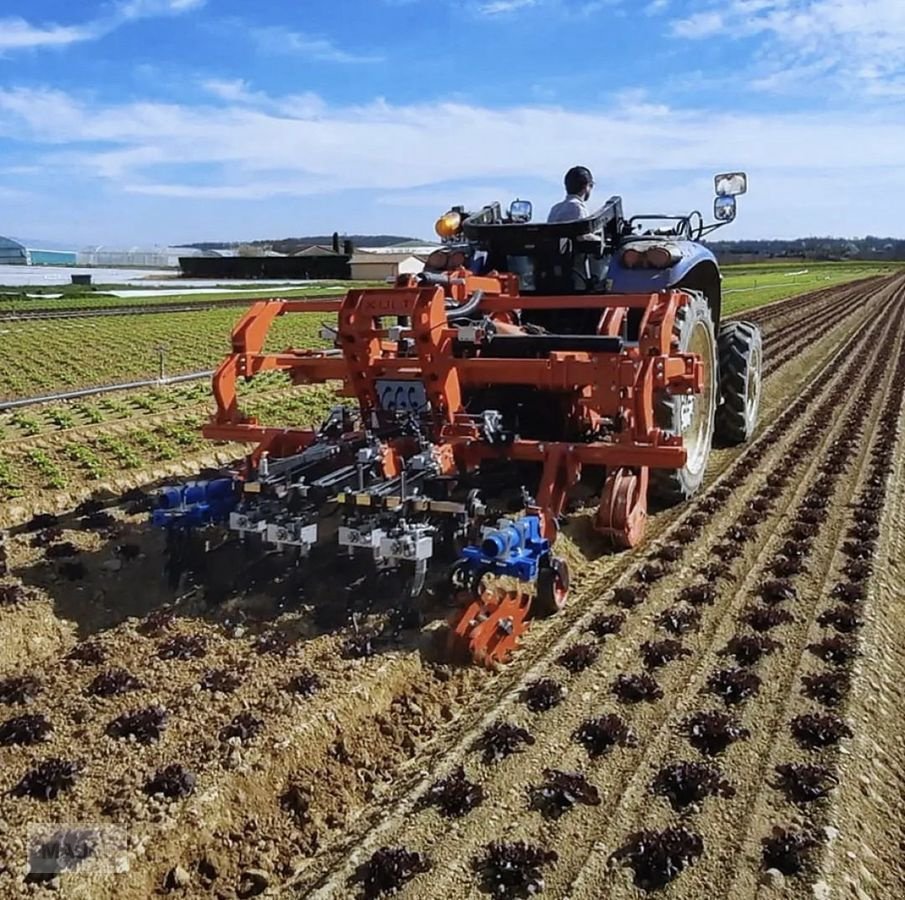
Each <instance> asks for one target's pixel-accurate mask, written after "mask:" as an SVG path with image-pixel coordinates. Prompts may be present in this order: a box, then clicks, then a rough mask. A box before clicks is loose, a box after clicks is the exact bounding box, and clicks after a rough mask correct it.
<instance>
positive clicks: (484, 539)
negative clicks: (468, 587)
mask: <svg viewBox="0 0 905 900" xmlns="http://www.w3.org/2000/svg"><path fill="white" fill-rule="evenodd" d="M540 528H541V526H540V517H539V516H524V517H523V518H521V519H500V521H499V522H497V526H496V528H485V529H484V530H483V532H482V534H481V543H480V545H479V546H474V545H473V546H470V547H466V548H465V549H464V550H463V551H462V554H461V557H460V562H459V565H460V566H462V567H465V568H468V569H470V570H471V571H472V572H474V573H478V572H484V573H490V574H493V575H498V576H499V575H508V576H510V577H513V578H517V579H518V580H519V581H527V582H532V581H536V580H537V573H538V569H539V567H540V563H541V560H542V559H544V558H545V557H547V556H549V553H550V542H549V541H548V540H547V539H546V538H544V537H541V530H540Z"/></svg>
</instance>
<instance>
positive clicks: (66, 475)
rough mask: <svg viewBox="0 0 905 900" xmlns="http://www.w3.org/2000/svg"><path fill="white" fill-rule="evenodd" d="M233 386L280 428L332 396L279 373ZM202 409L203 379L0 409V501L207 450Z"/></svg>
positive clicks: (313, 412) (307, 417)
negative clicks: (88, 398)
mask: <svg viewBox="0 0 905 900" xmlns="http://www.w3.org/2000/svg"><path fill="white" fill-rule="evenodd" d="M240 392H241V393H242V394H244V402H243V408H244V409H245V410H246V411H247V412H249V413H251V414H253V415H256V416H258V417H259V418H260V419H261V420H262V421H266V422H267V423H268V424H273V425H280V426H283V427H292V426H296V427H300V426H305V425H312V424H314V423H317V422H319V421H322V420H323V419H324V418H325V417H326V414H327V412H328V410H329V409H330V407H331V406H333V405H334V404H335V403H336V402H337V398H336V395H335V393H334V391H333V389H332V388H331V387H328V386H326V385H317V386H314V387H310V388H306V389H305V390H303V391H302V390H298V389H293V388H288V387H287V382H286V381H285V379H284V378H282V377H281V376H280V375H279V374H271V375H266V376H263V377H262V378H261V379H256V380H255V382H252V383H251V384H250V385H248V386H242V389H241V391H240ZM209 410H210V385H209V384H208V383H207V382H204V383H203V384H198V385H192V386H187V385H186V386H182V387H178V388H175V387H174V388H167V389H160V390H148V391H134V392H131V393H129V394H117V395H109V396H106V397H103V398H95V399H93V400H91V401H86V402H82V403H77V404H52V405H47V406H42V407H38V408H34V409H29V410H27V411H26V410H23V411H20V412H14V413H0V503H2V502H7V501H12V500H15V499H16V498H19V497H23V496H26V495H32V496H33V495H35V494H39V493H43V492H45V491H65V490H70V489H76V488H79V487H81V486H84V485H85V484H91V483H92V482H97V481H101V480H104V479H108V478H116V477H121V476H123V475H128V474H129V473H136V472H147V471H148V470H150V469H153V468H155V467H157V466H160V465H164V464H166V463H172V462H179V461H181V460H184V459H186V458H190V457H195V458H197V457H198V456H199V455H200V454H203V453H204V452H211V451H213V450H214V449H215V445H214V444H213V443H211V442H210V441H206V440H205V439H204V438H203V437H202V436H201V432H200V429H201V426H202V424H203V423H204V422H205V421H206V420H207V418H208V415H209Z"/></svg>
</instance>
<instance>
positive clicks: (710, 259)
mask: <svg viewBox="0 0 905 900" xmlns="http://www.w3.org/2000/svg"><path fill="white" fill-rule="evenodd" d="M633 243H634V242H628V243H626V244H623V245H622V247H621V248H620V250H619V251H617V252H616V253H614V254H613V258H612V261H611V262H610V266H609V269H608V270H607V276H606V277H607V280H608V281H609V282H611V285H609V284H608V288H609V290H610V291H611V292H612V293H614V294H641V293H647V292H648V291H665V290H666V289H667V288H670V287H673V286H674V285H676V284H679V283H680V282H681V281H682V280H683V279H684V278H685V277H686V276H687V275H688V274H689V273H690V272H691V271H692V269H694V268H695V267H696V266H699V265H701V264H702V263H704V264H708V267H709V266H712V267H713V270H714V271H715V272H717V273H718V272H719V267H718V265H717V261H716V257H715V256H714V255H713V254H712V253H711V252H710V251H709V250H708V249H707V248H706V247H703V246H702V245H701V244H698V243H695V242H694V241H674V240H669V239H666V238H664V239H662V240H652V241H651V243H653V244H666V245H668V246H669V247H671V248H675V250H676V251H677V252H678V253H679V254H680V256H681V258H680V259H679V261H678V262H677V263H676V264H675V265H674V266H673V267H672V268H670V269H626V268H625V267H624V266H623V265H622V252H621V251H622V250H624V249H625V248H626V247H628V246H631V245H632V244H633ZM638 243H639V244H641V243H643V242H642V241H638ZM644 243H646V242H644Z"/></svg>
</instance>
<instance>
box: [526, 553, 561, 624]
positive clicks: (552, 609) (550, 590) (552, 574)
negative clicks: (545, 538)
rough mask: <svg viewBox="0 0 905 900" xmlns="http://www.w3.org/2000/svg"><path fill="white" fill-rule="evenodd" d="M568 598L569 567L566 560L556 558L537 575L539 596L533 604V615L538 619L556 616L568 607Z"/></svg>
mask: <svg viewBox="0 0 905 900" xmlns="http://www.w3.org/2000/svg"><path fill="white" fill-rule="evenodd" d="M568 597H569V567H568V565H567V564H566V561H565V560H564V559H561V558H560V557H558V556H554V557H553V559H552V560H550V564H549V565H547V566H542V567H541V570H540V571H539V572H538V574H537V595H536V596H535V598H534V602H533V603H532V604H531V615H532V616H534V618H536V619H546V618H549V617H550V616H555V615H556V613H558V612H559V611H560V610H562V608H563V607H564V606H565V605H566V600H567V599H568Z"/></svg>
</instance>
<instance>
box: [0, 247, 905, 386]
mask: <svg viewBox="0 0 905 900" xmlns="http://www.w3.org/2000/svg"><path fill="white" fill-rule="evenodd" d="M893 270H894V266H892V265H877V264H869V263H816V264H800V263H786V264H765V265H759V266H738V267H727V268H726V269H725V270H724V283H723V288H724V291H725V295H724V304H723V310H724V313H736V312H740V311H743V310H745V309H750V308H752V307H754V306H759V305H762V304H764V303H769V302H772V301H774V300H778V299H780V298H782V297H789V296H793V295H795V294H800V293H803V292H805V291H812V290H816V289H818V288H824V287H829V286H831V285H835V284H839V283H841V282H845V281H850V280H853V279H858V278H865V277H868V276H870V275H878V274H882V273H885V272H890V271H893ZM167 299H169V298H167ZM245 299H247V300H248V302H249V303H251V298H245ZM116 302H118V303H121V302H122V301H116ZM142 302H144V301H142ZM161 302H163V298H161ZM241 314H242V311H241V309H233V308H214V309H209V310H199V311H195V312H186V313H168V312H161V313H160V314H156V313H155V314H151V315H142V316H135V317H128V316H116V317H112V316H111V317H87V318H78V319H63V320H52V319H50V320H40V321H21V322H16V321H10V322H0V341H2V344H3V346H4V349H5V350H6V352H5V353H4V354H3V356H2V358H0V400H6V399H15V398H19V397H29V396H36V395H39V394H44V393H51V392H58V391H65V390H67V389H74V388H80V387H89V386H96V385H108V384H118V383H122V382H127V381H131V380H145V379H149V378H155V377H156V376H157V374H158V371H159V365H160V363H159V356H160V354H159V350H158V348H159V347H165V348H166V349H165V369H166V373H167V374H168V375H176V374H182V373H186V372H194V371H204V370H208V369H213V368H214V367H215V366H216V365H217V364H218V363H219V362H220V361H221V360H222V359H223V357H224V356H225V355H226V353H227V352H228V351H229V336H230V332H231V330H232V328H233V326H234V325H235V323H236V321H237V320H238V319H239V317H240V316H241ZM330 319H331V316H330V315H329V314H317V313H311V314H296V315H292V316H285V317H283V318H280V319H278V320H277V321H276V322H275V323H274V327H273V329H272V331H271V336H270V340H269V342H268V349H270V350H282V349H285V348H286V347H289V346H295V347H313V346H316V345H317V344H318V343H319V337H318V330H319V325H320V324H321V322H325V321H328V320H330Z"/></svg>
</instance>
